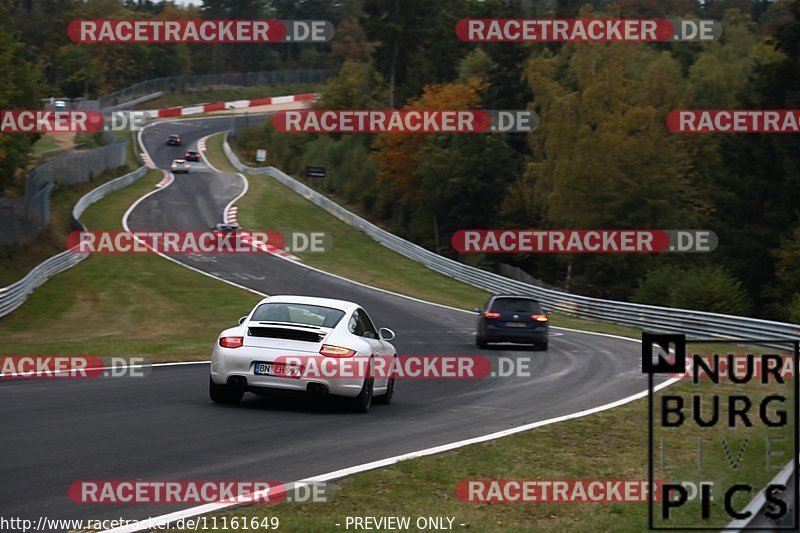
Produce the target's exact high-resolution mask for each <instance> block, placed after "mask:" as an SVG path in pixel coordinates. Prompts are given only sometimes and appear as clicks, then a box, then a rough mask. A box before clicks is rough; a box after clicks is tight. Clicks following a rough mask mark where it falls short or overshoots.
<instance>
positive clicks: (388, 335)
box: [378, 328, 395, 341]
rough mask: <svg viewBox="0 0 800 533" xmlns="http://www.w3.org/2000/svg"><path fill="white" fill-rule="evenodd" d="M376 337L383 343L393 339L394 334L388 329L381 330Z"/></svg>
mask: <svg viewBox="0 0 800 533" xmlns="http://www.w3.org/2000/svg"><path fill="white" fill-rule="evenodd" d="M378 337H380V338H381V340H384V341H390V340H392V339H394V337H395V334H394V331H392V330H390V329H389V328H381V329H379V330H378Z"/></svg>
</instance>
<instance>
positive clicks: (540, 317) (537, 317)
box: [531, 315, 547, 322]
mask: <svg viewBox="0 0 800 533" xmlns="http://www.w3.org/2000/svg"><path fill="white" fill-rule="evenodd" d="M531 318H532V319H534V320H535V321H537V322H547V315H531Z"/></svg>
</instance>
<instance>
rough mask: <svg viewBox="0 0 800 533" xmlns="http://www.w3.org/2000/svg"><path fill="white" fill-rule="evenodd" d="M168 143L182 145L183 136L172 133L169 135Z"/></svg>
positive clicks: (169, 144)
mask: <svg viewBox="0 0 800 533" xmlns="http://www.w3.org/2000/svg"><path fill="white" fill-rule="evenodd" d="M167 145H168V146H180V145H181V136H180V135H170V136H169V137H167Z"/></svg>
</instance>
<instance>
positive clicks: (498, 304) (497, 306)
mask: <svg viewBox="0 0 800 533" xmlns="http://www.w3.org/2000/svg"><path fill="white" fill-rule="evenodd" d="M492 311H495V312H498V313H499V312H503V311H507V312H511V313H513V312H514V311H519V312H521V313H532V314H536V313H541V312H542V307H541V306H540V305H539V302H537V301H536V300H531V299H530V298H497V299H496V300H495V301H494V302H493V303H492Z"/></svg>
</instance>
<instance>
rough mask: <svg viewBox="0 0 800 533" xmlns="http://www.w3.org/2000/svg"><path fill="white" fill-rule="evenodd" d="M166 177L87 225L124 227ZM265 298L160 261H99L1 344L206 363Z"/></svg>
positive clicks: (7, 325) (63, 284)
mask: <svg viewBox="0 0 800 533" xmlns="http://www.w3.org/2000/svg"><path fill="white" fill-rule="evenodd" d="M162 177H163V175H162V173H161V172H160V171H150V172H149V173H148V174H147V175H146V176H145V177H143V178H141V179H140V180H139V181H137V182H136V183H134V184H133V185H130V186H128V187H126V188H125V189H123V190H121V191H117V192H115V193H113V194H111V195H109V196H108V197H106V198H105V199H103V200H101V201H100V202H98V203H96V204H94V205H93V206H91V207H90V208H89V209H87V211H86V213H84V215H83V217H82V220H83V221H84V223H85V224H86V225H87V226H88V227H89V228H91V229H92V230H117V229H121V219H122V215H123V213H124V212H125V210H126V209H127V208H128V206H130V205H131V204H132V203H133V202H134V201H135V200H136V199H137V198H139V197H140V196H142V195H143V194H145V193H146V192H148V191H150V190H152V189H153V186H154V185H155V184H156V183H157V182H158V181H159V180H161V178H162ZM258 299H259V297H258V296H257V295H255V294H252V293H250V292H247V291H244V290H241V289H237V288H234V287H231V286H230V285H227V284H225V283H223V282H221V281H218V280H214V279H212V278H209V277H207V276H203V275H201V274H198V273H196V272H192V271H190V270H188V269H186V268H184V267H182V266H180V265H177V264H175V263H173V262H171V261H168V260H166V259H164V258H162V257H159V256H155V255H134V254H131V255H95V256H91V257H89V258H88V259H85V260H84V261H82V262H81V263H79V264H78V265H77V266H75V267H73V268H72V269H70V270H68V271H66V272H64V273H63V274H59V275H58V276H56V277H54V278H53V279H51V280H49V281H48V282H47V283H45V284H44V285H43V286H41V287H40V288H38V289H37V290H36V291H35V292H34V293H33V294H32V295H31V296H30V297H29V298H28V301H27V302H25V304H24V305H23V306H22V307H21V308H19V309H18V310H17V311H15V312H13V313H11V314H10V315H8V316H6V317H3V318H2V319H0V338H2V339H3V352H4V353H6V354H21V355H22V354H54V353H61V354H92V355H99V356H112V355H144V356H149V357H151V359H152V360H153V361H154V362H158V361H177V360H204V359H208V358H209V356H210V353H211V345H212V343H213V342H214V338H215V337H216V334H217V332H219V331H221V330H222V329H224V328H227V327H231V326H232V325H235V324H236V320H237V319H238V318H239V317H240V316H241V315H242V314H244V313H245V312H246V311H247V310H249V309H250V308H252V306H253V305H254V304H255V302H257V301H258ZM43 324H46V327H45V328H43V327H42V325H43Z"/></svg>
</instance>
